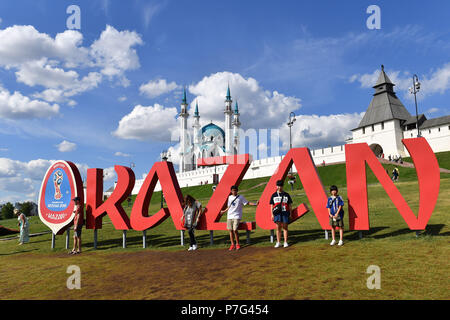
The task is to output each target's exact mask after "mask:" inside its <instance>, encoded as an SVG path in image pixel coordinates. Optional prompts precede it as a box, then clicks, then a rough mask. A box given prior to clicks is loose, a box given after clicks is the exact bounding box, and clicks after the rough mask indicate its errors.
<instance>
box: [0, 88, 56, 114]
mask: <svg viewBox="0 0 450 320" xmlns="http://www.w3.org/2000/svg"><path fill="white" fill-rule="evenodd" d="M58 113H59V105H58V104H53V105H50V104H49V103H47V102H45V101H41V100H31V99H30V98H28V97H26V96H24V95H22V94H21V93H20V92H18V91H15V92H14V93H13V94H11V93H10V92H9V91H8V90H6V89H4V88H3V87H1V86H0V118H6V119H30V118H51V117H53V116H55V115H57V114H58Z"/></svg>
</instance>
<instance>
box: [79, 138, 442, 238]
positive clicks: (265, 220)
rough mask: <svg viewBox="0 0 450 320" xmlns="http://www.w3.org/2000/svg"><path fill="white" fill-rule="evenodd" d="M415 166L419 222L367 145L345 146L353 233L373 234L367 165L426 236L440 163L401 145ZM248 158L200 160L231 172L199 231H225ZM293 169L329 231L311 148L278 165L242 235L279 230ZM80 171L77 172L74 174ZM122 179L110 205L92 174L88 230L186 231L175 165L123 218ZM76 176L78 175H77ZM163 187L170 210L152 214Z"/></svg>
mask: <svg viewBox="0 0 450 320" xmlns="http://www.w3.org/2000/svg"><path fill="white" fill-rule="evenodd" d="M402 141H403V144H404V145H405V147H406V148H407V149H408V152H409V154H410V155H411V158H412V160H413V162H414V165H415V168H416V171H417V178H418V182H419V192H420V197H419V198H420V201H419V212H418V214H417V216H416V215H415V214H414V213H413V211H412V210H411V208H410V207H409V206H408V204H407V203H406V201H405V199H404V198H403V197H402V195H401V193H400V192H399V191H398V189H397V187H396V186H395V185H394V183H393V182H392V181H391V179H390V178H389V176H388V174H387V173H386V171H385V169H384V168H383V166H382V165H381V164H380V162H379V161H378V160H377V158H376V157H375V155H374V154H373V152H372V151H371V150H370V148H369V146H368V145H367V144H366V143H356V144H348V145H346V146H345V157H346V176H347V198H348V208H347V211H348V213H349V229H350V230H369V210H368V201H367V179H366V164H367V165H368V167H369V168H370V169H371V170H372V171H373V173H374V174H375V176H376V178H377V179H378V181H379V182H380V183H381V186H382V187H383V188H384V190H385V191H386V193H387V194H388V196H389V197H390V199H391V200H392V202H393V203H394V205H395V207H396V208H397V210H398V211H399V213H400V214H401V216H402V217H403V219H404V220H405V222H406V223H407V225H408V227H409V228H410V229H411V230H424V229H425V227H426V225H427V223H428V220H429V219H430V216H431V214H432V212H433V210H434V207H435V205H436V202H437V199H438V195H439V184H440V169H439V165H438V162H437V159H436V157H435V155H434V153H433V151H432V150H431V148H430V146H429V144H428V143H427V141H426V140H425V139H424V138H414V139H403V140H402ZM250 161H251V158H250V156H249V155H248V154H243V155H235V156H225V157H214V158H206V159H199V160H198V162H197V164H198V165H199V166H210V165H218V164H228V167H227V169H226V171H225V173H224V175H223V177H222V179H221V180H220V183H219V184H218V185H217V187H216V189H215V191H214V193H213V195H212V197H211V199H210V200H209V202H208V204H207V205H206V208H205V209H206V210H205V213H204V214H203V215H202V216H201V218H200V221H199V223H198V225H197V229H200V230H226V223H224V222H219V220H220V217H221V214H220V210H222V209H223V208H224V207H225V206H226V202H227V199H228V195H229V192H230V187H231V186H232V185H239V183H240V182H241V181H242V179H243V177H244V175H245V173H246V172H247V170H248V168H249V166H250ZM293 164H295V167H296V168H297V171H298V175H299V178H300V180H301V183H302V185H303V187H304V190H305V193H306V196H307V197H308V200H309V202H310V205H311V207H312V208H311V209H312V211H313V212H314V214H315V215H316V217H317V220H318V221H319V223H320V225H321V227H322V229H324V230H329V229H330V226H329V224H328V211H327V209H326V201H327V195H326V192H325V190H324V187H323V185H322V182H321V180H320V177H319V175H318V173H317V169H316V166H315V165H314V162H313V160H312V157H311V154H310V151H309V149H308V148H295V149H291V150H289V152H288V153H287V154H286V156H285V157H284V158H283V159H282V161H281V162H280V164H279V166H278V168H277V170H276V171H275V172H274V174H273V175H272V176H271V178H270V180H269V182H268V183H267V185H266V188H265V189H264V191H263V193H262V195H261V197H260V199H259V205H258V206H257V208H256V221H254V222H241V223H240V225H239V229H241V230H253V229H255V228H256V225H258V226H259V227H260V228H262V229H266V230H270V229H275V228H276V225H275V223H274V222H273V221H272V220H271V213H270V204H269V200H270V196H271V194H272V193H273V192H274V190H275V189H276V187H275V185H276V181H277V180H280V179H281V180H284V179H285V178H286V175H287V174H288V172H289V170H290V168H291V167H292V165H293ZM75 169H76V168H75ZM115 171H116V173H117V176H118V180H117V185H116V188H115V190H114V192H113V193H112V194H111V196H110V197H109V198H108V199H107V200H106V201H102V195H103V170H102V169H88V171H87V186H86V228H87V229H100V228H101V227H102V218H103V217H104V216H105V215H108V216H109V218H110V219H111V221H112V223H113V224H114V227H115V228H116V229H119V230H128V229H134V230H146V229H150V228H154V227H156V226H158V225H159V224H160V223H162V222H163V221H164V220H165V219H167V218H168V217H171V218H172V222H173V224H174V226H175V228H176V229H178V230H183V229H184V228H183V226H182V224H181V222H180V221H181V216H182V214H183V208H182V201H183V196H182V193H181V189H180V186H179V184H178V180H177V177H176V175H175V170H174V168H173V164H172V163H171V162H156V163H155V164H154V165H153V167H152V168H151V170H150V172H149V173H148V175H147V177H146V178H145V181H144V183H143V185H142V187H141V189H140V190H139V193H138V195H137V197H136V200H135V202H134V205H133V208H132V210H131V215H130V217H128V215H127V214H126V213H125V210H124V209H123V207H122V202H123V201H124V200H125V199H126V198H127V197H128V196H129V195H130V193H131V191H132V189H133V187H134V183H135V176H134V173H133V171H132V170H131V169H130V168H127V167H123V166H115ZM77 175H79V174H78V173H77ZM158 180H159V182H160V185H161V188H162V191H163V193H164V197H165V200H166V203H167V207H166V208H162V209H160V210H159V211H158V212H154V213H149V204H150V200H151V197H152V195H153V192H154V188H155V186H156V184H157V182H158ZM308 211H309V208H308V207H307V205H306V204H305V203H302V204H300V205H299V206H297V207H296V208H294V209H293V214H292V216H293V219H292V222H293V221H295V220H297V219H299V218H300V217H302V216H303V215H304V214H305V213H307V212H308Z"/></svg>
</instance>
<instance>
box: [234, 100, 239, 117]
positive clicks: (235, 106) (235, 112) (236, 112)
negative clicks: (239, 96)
mask: <svg viewBox="0 0 450 320" xmlns="http://www.w3.org/2000/svg"><path fill="white" fill-rule="evenodd" d="M234 114H239V107H238V102H237V100H236V104H235V105H234Z"/></svg>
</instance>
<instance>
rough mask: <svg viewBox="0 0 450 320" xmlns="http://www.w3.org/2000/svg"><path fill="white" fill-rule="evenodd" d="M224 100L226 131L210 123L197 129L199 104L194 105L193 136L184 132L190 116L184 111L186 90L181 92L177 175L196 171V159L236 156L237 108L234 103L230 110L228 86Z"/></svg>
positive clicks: (237, 138)
mask: <svg viewBox="0 0 450 320" xmlns="http://www.w3.org/2000/svg"><path fill="white" fill-rule="evenodd" d="M225 98H226V100H225V111H224V114H225V128H224V129H225V130H224V129H222V128H220V127H219V126H217V125H215V124H214V123H212V121H211V123H209V124H207V125H205V126H203V127H201V126H200V113H199V111H198V110H199V106H198V101H197V102H196V104H195V112H194V123H193V125H192V127H193V132H192V134H191V133H190V132H188V130H187V121H188V118H189V113H188V111H187V106H188V103H187V99H186V89H184V93H183V100H182V102H181V112H180V114H179V121H180V129H181V134H180V153H179V155H180V162H179V164H180V167H179V172H180V173H182V172H186V171H192V170H196V169H197V159H199V158H209V157H216V156H225V155H233V154H239V143H240V141H239V128H240V126H241V123H240V121H239V115H240V114H239V109H238V104H237V102H236V105H235V108H234V110H232V103H233V100H232V99H231V93H230V86H229V85H228V89H227V95H226V97H225Z"/></svg>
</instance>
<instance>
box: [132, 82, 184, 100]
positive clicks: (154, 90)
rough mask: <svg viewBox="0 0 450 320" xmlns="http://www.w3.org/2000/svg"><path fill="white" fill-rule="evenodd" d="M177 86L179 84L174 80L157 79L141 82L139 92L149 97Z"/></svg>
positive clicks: (154, 96) (161, 93)
mask: <svg viewBox="0 0 450 320" xmlns="http://www.w3.org/2000/svg"><path fill="white" fill-rule="evenodd" d="M177 88H179V86H178V85H177V84H176V83H175V82H170V83H167V81H166V80H165V79H159V80H155V81H149V82H147V83H144V84H142V85H141V86H140V87H139V92H140V93H141V94H143V95H145V96H147V97H149V98H156V97H158V96H160V95H163V94H165V93H168V92H171V91H173V90H175V89H177Z"/></svg>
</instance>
